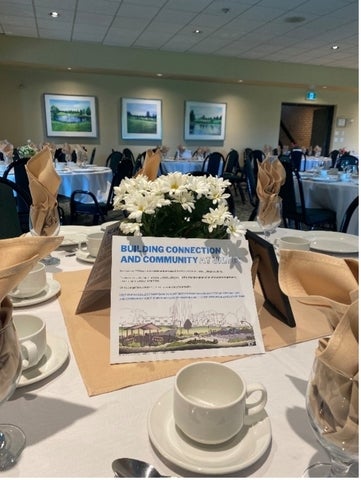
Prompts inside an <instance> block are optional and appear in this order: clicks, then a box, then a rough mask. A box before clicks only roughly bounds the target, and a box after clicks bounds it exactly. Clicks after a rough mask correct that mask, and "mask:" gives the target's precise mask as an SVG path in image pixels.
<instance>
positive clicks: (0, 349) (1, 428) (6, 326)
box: [0, 312, 25, 471]
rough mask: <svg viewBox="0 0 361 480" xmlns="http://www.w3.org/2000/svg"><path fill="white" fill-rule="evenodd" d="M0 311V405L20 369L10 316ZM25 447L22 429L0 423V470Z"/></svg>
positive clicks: (18, 354)
mask: <svg viewBox="0 0 361 480" xmlns="http://www.w3.org/2000/svg"><path fill="white" fill-rule="evenodd" d="M2 317H3V313H2V312H0V356H1V366H0V373H1V382H0V405H1V404H3V403H4V402H6V400H8V399H9V398H10V397H11V395H12V394H13V392H14V390H15V388H16V385H17V383H18V381H19V378H20V376H21V371H22V358H21V353H20V345H19V341H18V337H17V335H16V331H15V326H14V323H13V321H12V318H11V316H9V317H7V318H2ZM24 447H25V435H24V433H23V431H22V430H21V429H20V428H19V427H17V426H15V425H10V424H1V425H0V470H1V471H2V470H7V469H9V468H11V467H12V466H13V465H14V463H15V462H16V460H17V458H18V457H19V455H20V454H21V452H22V451H23V448H24Z"/></svg>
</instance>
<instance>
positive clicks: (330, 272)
mask: <svg viewBox="0 0 361 480" xmlns="http://www.w3.org/2000/svg"><path fill="white" fill-rule="evenodd" d="M278 277H279V284H280V287H281V290H282V291H283V292H284V293H285V294H286V295H288V296H289V297H293V298H296V299H297V300H298V301H299V302H302V303H305V304H308V305H314V306H316V307H318V308H320V309H322V310H323V311H324V312H325V313H326V315H327V317H328V320H329V322H330V324H331V326H332V327H333V328H336V326H337V324H338V323H339V321H340V319H341V317H342V316H343V315H344V313H345V311H346V310H347V309H348V308H349V306H350V305H351V303H352V302H353V301H355V300H356V299H357V298H358V260H357V259H352V258H349V259H345V258H337V257H332V256H330V255H324V254H321V253H316V252H309V251H301V250H280V261H279V271H278Z"/></svg>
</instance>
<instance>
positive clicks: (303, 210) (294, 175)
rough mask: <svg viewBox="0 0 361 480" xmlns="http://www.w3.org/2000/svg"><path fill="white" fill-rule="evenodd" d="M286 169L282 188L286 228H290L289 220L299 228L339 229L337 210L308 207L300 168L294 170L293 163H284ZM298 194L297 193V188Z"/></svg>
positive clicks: (283, 214) (283, 216)
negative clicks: (303, 226)
mask: <svg viewBox="0 0 361 480" xmlns="http://www.w3.org/2000/svg"><path fill="white" fill-rule="evenodd" d="M282 165H283V166H284V169H285V171H286V179H285V183H284V184H283V185H282V186H281V188H280V193H279V195H280V197H281V198H282V218H283V224H284V226H285V227H286V228H290V226H289V222H290V221H291V222H293V223H294V225H295V228H296V229H297V230H301V229H302V228H301V227H302V225H305V226H306V227H308V228H310V229H311V230H314V229H316V228H319V229H324V230H333V231H336V230H337V224H336V212H334V211H333V210H330V209H327V208H313V207H306V205H305V197H304V193H303V185H302V179H301V177H300V174H299V172H298V170H294V169H293V167H292V164H291V163H282ZM295 185H297V188H298V192H297V193H298V195H296V188H295ZM298 198H299V200H298Z"/></svg>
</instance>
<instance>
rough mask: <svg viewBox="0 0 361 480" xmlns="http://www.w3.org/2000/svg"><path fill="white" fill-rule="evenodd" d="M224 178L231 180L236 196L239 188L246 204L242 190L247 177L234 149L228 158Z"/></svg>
mask: <svg viewBox="0 0 361 480" xmlns="http://www.w3.org/2000/svg"><path fill="white" fill-rule="evenodd" d="M222 176H223V178H224V179H225V180H229V182H230V183H231V185H232V186H233V188H234V192H235V193H236V194H237V188H238V191H239V194H240V196H241V199H242V202H243V203H245V202H246V198H245V196H244V191H243V188H242V184H244V183H245V176H244V175H243V170H242V169H241V167H240V165H239V154H238V152H237V150H234V149H233V148H232V149H231V151H230V152H229V153H228V155H227V157H226V163H225V167H224V170H223V175H222Z"/></svg>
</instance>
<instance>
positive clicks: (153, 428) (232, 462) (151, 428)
mask: <svg viewBox="0 0 361 480" xmlns="http://www.w3.org/2000/svg"><path fill="white" fill-rule="evenodd" d="M172 404H173V392H172V390H170V391H168V392H167V393H165V394H163V395H162V396H161V397H160V398H159V400H158V401H157V402H156V403H155V405H154V406H153V407H152V409H151V410H150V412H149V415H148V434H149V437H150V440H151V442H152V444H153V445H154V447H155V448H156V449H157V450H158V452H159V453H160V454H161V455H162V456H163V457H164V458H165V459H167V460H169V461H170V462H171V463H173V464H174V465H177V466H178V467H181V468H183V469H185V470H188V471H190V472H196V473H198V474H201V475H224V474H227V473H233V472H237V471H239V470H242V469H244V468H246V467H249V466H250V465H252V464H253V463H255V462H256V461H257V460H258V459H259V458H261V456H262V455H263V454H264V453H265V452H266V450H267V448H268V446H269V445H270V443H271V439H272V434H271V422H270V420H269V418H268V416H267V413H266V412H265V411H263V412H262V413H261V414H259V415H254V416H253V417H252V418H253V422H252V423H251V424H250V425H247V426H245V427H244V428H243V429H242V431H241V432H240V433H239V434H237V435H236V436H235V437H234V438H233V439H231V440H229V441H228V442H225V443H223V444H220V445H201V444H199V443H196V442H193V441H192V440H190V439H187V438H186V437H185V436H184V435H183V434H182V433H181V432H180V431H179V429H178V428H176V426H175V424H174V419H173V414H172ZM250 418H251V417H248V419H250Z"/></svg>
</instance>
